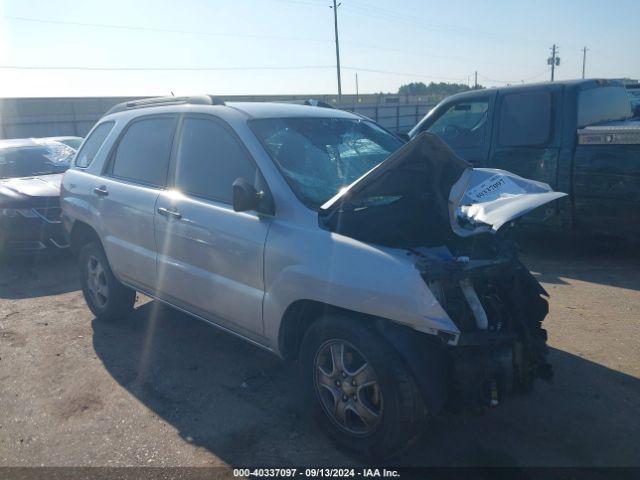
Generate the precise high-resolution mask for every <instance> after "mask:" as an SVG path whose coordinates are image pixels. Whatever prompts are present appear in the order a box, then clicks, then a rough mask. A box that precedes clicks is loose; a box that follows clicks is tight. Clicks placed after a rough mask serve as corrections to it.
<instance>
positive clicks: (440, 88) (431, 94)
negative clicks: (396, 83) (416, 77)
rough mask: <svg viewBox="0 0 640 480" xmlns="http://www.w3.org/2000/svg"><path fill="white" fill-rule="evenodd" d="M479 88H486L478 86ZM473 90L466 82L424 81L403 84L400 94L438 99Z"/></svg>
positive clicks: (399, 90)
mask: <svg viewBox="0 0 640 480" xmlns="http://www.w3.org/2000/svg"><path fill="white" fill-rule="evenodd" d="M478 88H484V87H482V86H480V85H479V86H478ZM467 90H471V87H469V86H468V85H466V84H464V83H445V82H439V83H435V82H431V83H430V84H429V85H426V84H424V83H423V82H411V83H407V84H405V85H402V86H401V87H400V88H399V89H398V94H399V95H418V96H422V97H425V99H429V100H434V101H438V100H441V99H443V98H445V97H448V96H449V95H453V94H454V93H459V92H466V91H467Z"/></svg>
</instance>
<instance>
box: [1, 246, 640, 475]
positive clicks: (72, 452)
mask: <svg viewBox="0 0 640 480" xmlns="http://www.w3.org/2000/svg"><path fill="white" fill-rule="evenodd" d="M542 245H545V246H547V247H548V248H551V249H552V250H553V253H548V252H545V249H544V248H543V247H542ZM611 245H612V246H613V245H614V244H613V243H612V244H611ZM525 248H526V255H525V261H526V263H527V265H528V266H529V267H530V268H531V269H532V270H533V271H534V272H535V273H536V275H537V276H538V278H539V279H540V281H541V282H542V283H543V285H544V287H545V288H546V289H547V290H548V291H549V293H550V295H551V313H550V315H549V317H548V319H547V321H546V326H547V329H548V331H549V339H550V340H549V343H550V346H551V347H552V348H551V361H552V363H553V364H554V367H555V372H556V377H555V381H554V383H553V384H545V383H538V384H537V385H536V389H535V391H534V392H533V393H532V394H531V395H529V396H520V397H515V398H512V399H510V401H509V402H507V403H505V404H504V405H502V406H501V407H499V408H497V409H495V410H492V411H490V412H488V413H486V414H484V415H480V414H472V413H468V414H463V415H444V416H441V417H439V418H437V419H435V420H434V421H433V422H432V425H431V428H430V432H429V434H428V435H426V436H425V438H424V439H423V440H422V441H421V442H420V443H419V444H417V445H416V446H415V447H413V448H412V449H411V450H409V451H407V452H406V453H405V454H404V455H403V456H402V457H401V458H400V459H399V463H400V464H402V465H407V466H409V465H412V466H413V465H439V466H440V465H499V466H525V465H526V466H530V465H571V466H592V465H599V466H609V465H640V442H638V432H640V413H639V412H640V409H639V407H640V378H639V377H640V260H639V259H638V257H637V255H636V256H635V258H634V256H633V255H632V254H633V253H634V251H633V249H632V248H631V249H629V250H628V251H627V252H625V253H612V252H611V251H610V252H607V247H606V245H605V246H604V247H603V246H602V245H600V246H584V245H581V246H580V248H576V247H575V246H574V245H572V243H571V242H570V241H558V242H555V241H554V242H549V241H536V242H528V245H527V246H526V247H525ZM611 250H613V248H611ZM307 410H308V409H307V408H306V406H305V405H304V404H303V402H302V396H301V395H300V392H299V391H298V383H297V382H296V371H295V369H294V368H292V367H287V366H284V365H282V364H281V363H279V362H278V361H277V360H276V359H275V358H273V357H271V356H270V355H268V354H266V353H264V352H262V351H260V350H258V349H256V348H254V347H252V346H249V345H247V344H244V343H243V342H241V341H239V340H236V339H234V338H232V337H230V336H227V335H225V334H222V333H220V332H218V331H217V330H216V329H214V328H211V327H209V326H207V325H205V324H203V323H201V322H198V321H197V320H193V319H191V318H189V317H186V316H184V315H182V314H179V313H176V312H172V311H171V310H169V309H167V308H164V307H161V306H158V305H157V304H156V303H155V302H149V301H148V300H147V299H140V303H139V305H138V306H137V309H136V312H135V313H134V314H133V315H132V316H131V318H129V319H127V320H126V321H122V322H120V323H117V324H104V323H101V322H98V321H96V320H95V319H94V318H93V316H92V315H91V313H90V312H89V310H88V309H87V308H86V307H85V304H84V301H83V299H82V296H81V294H80V292H79V291H78V278H77V275H76V272H75V265H74V263H73V260H72V259H70V258H57V259H49V260H40V261H30V262H27V261H19V262H17V261H14V262H11V263H9V264H6V263H5V264H2V265H0V412H1V413H0V465H4V466H7V465H16V466H17V465H31V466H36V465H48V466H80V465H82V466H86V465H99V466H122V465H144V466H167V465H172V466H187V465H188V466H212V465H230V466H234V467H235V466H250V465H255V466H267V465H275V466H284V465H310V466H320V465H336V464H339V465H353V464H355V463H356V461H355V460H353V459H351V458H349V457H347V456H345V455H343V454H341V453H340V452H339V451H337V450H336V449H335V448H334V447H333V446H332V445H331V444H330V443H329V442H328V441H327V440H326V439H325V437H324V436H323V435H322V434H321V433H320V432H319V431H318V429H317V428H316V426H315V424H314V423H313V421H312V420H311V419H310V418H309V416H308V414H307Z"/></svg>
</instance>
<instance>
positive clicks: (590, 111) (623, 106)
mask: <svg viewBox="0 0 640 480" xmlns="http://www.w3.org/2000/svg"><path fill="white" fill-rule="evenodd" d="M627 118H631V102H629V96H628V95H627V91H626V90H625V88H624V87H598V88H590V89H589V90H582V91H581V92H580V94H579V95H578V128H581V127H586V126H587V125H596V124H598V123H603V122H611V121H615V120H626V119H627Z"/></svg>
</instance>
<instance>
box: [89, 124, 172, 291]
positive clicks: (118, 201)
mask: <svg viewBox="0 0 640 480" xmlns="http://www.w3.org/2000/svg"><path fill="white" fill-rule="evenodd" d="M176 120H177V117H176V116H175V115H153V116H148V117H141V118H139V119H136V120H133V121H132V122H131V123H130V124H129V125H127V126H126V127H125V129H124V131H123V133H122V134H121V135H120V138H119V140H118V141H117V143H116V145H115V147H114V149H113V151H112V152H111V153H110V158H109V161H108V163H107V166H106V169H105V171H104V173H103V176H102V177H100V178H98V179H97V181H96V182H95V184H94V190H93V194H94V195H95V196H96V197H97V202H96V208H97V211H99V212H100V215H99V216H98V217H97V218H98V219H99V225H100V229H101V231H102V238H103V242H104V247H105V249H106V253H107V258H108V259H109V263H110V265H111V267H112V269H113V271H114V273H115V274H116V276H117V277H118V278H119V279H120V280H123V281H125V282H127V283H130V284H132V285H134V286H136V287H138V288H140V289H142V290H146V291H149V292H153V291H154V290H155V283H156V243H155V236H154V226H153V222H154V216H155V205H156V200H157V199H158V195H159V193H160V191H161V190H163V189H164V187H165V185H166V181H167V173H168V168H169V159H170V155H171V147H172V142H173V136H174V132H175V127H176Z"/></svg>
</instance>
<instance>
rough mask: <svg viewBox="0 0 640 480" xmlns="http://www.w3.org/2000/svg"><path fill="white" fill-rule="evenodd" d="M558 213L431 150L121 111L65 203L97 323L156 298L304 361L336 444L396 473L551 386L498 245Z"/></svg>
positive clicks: (486, 172)
mask: <svg viewBox="0 0 640 480" xmlns="http://www.w3.org/2000/svg"><path fill="white" fill-rule="evenodd" d="M367 172H368V173H367ZM563 195H564V194H563V193H558V192H553V191H551V189H550V188H549V187H548V186H547V185H545V184H543V183H539V182H532V181H529V180H526V179H523V178H521V177H518V176H515V175H511V174H509V173H508V172H504V171H500V170H491V169H473V168H471V166H470V165H469V164H468V163H467V162H465V161H463V160H461V159H459V158H458V157H456V156H455V155H454V154H453V153H452V151H451V150H450V149H449V148H448V147H447V146H446V144H444V143H443V142H442V141H441V140H439V139H438V137H437V136H435V135H430V134H423V135H421V136H418V138H416V139H414V140H413V141H411V142H409V143H408V144H403V142H401V141H400V140H399V139H398V138H397V137H396V136H394V135H393V134H391V133H389V132H387V131H386V130H384V129H382V128H381V127H379V126H377V125H376V124H375V123H373V122H371V121H369V120H368V119H366V118H364V117H360V116H357V115H354V114H351V113H348V112H344V111H341V110H336V109H328V108H320V107H311V106H303V105H285V104H275V103H227V104H223V103H221V102H217V101H215V99H213V98H211V97H209V96H203V97H191V98H169V99H155V100H145V101H139V102H129V103H126V104H121V105H119V106H116V107H114V109H112V110H111V111H110V112H109V113H108V114H107V115H106V116H105V117H103V118H102V119H101V120H100V121H99V123H98V124H97V125H96V126H95V127H94V129H93V130H92V131H91V133H90V134H89V136H88V138H87V140H86V141H85V143H84V144H83V147H82V148H81V150H80V151H79V152H78V156H77V158H76V161H75V165H74V166H73V167H72V168H71V169H70V170H69V171H67V173H66V174H65V176H64V179H63V182H62V191H61V198H62V200H61V201H62V209H63V222H64V225H65V229H66V231H67V232H68V234H69V238H70V244H71V247H72V250H73V251H74V252H76V253H77V254H78V262H79V269H80V274H81V279H82V291H83V293H84V296H85V299H86V302H87V304H88V306H89V308H90V309H91V311H92V312H93V313H94V314H95V315H96V317H97V318H98V319H100V320H105V321H108V320H111V319H114V318H116V317H121V316H125V315H126V314H127V313H128V312H129V311H130V310H131V309H132V308H133V305H134V300H135V296H136V291H139V292H144V293H145V294H146V295H149V296H151V297H153V298H155V299H157V300H160V301H162V302H164V303H167V304H169V305H171V306H173V307H175V308H177V309H179V310H182V311H184V312H186V313H188V314H190V315H192V316H194V317H196V318H199V319H201V320H204V321H206V322H209V323H211V324H213V325H215V326H217V327H219V328H221V329H223V330H225V331H227V332H229V333H232V334H234V335H237V336H239V337H241V338H243V339H245V340H247V341H249V342H251V343H253V344H254V345H257V346H259V347H261V348H263V349H265V350H267V351H270V352H272V353H274V354H276V355H279V356H280V357H282V358H284V359H286V360H295V361H298V362H299V363H300V365H301V371H302V374H303V381H304V383H305V388H306V389H307V391H308V392H309V393H310V396H311V398H312V401H313V405H314V409H315V411H316V414H317V416H318V419H319V421H320V424H321V425H322V427H323V428H324V429H325V431H326V432H327V433H328V434H329V435H330V436H331V437H332V438H333V439H334V440H335V441H337V442H338V443H339V444H340V445H341V446H342V447H344V448H345V449H349V450H354V451H357V452H360V453H366V454H370V455H389V454H391V453H394V452H396V451H398V449H400V448H401V447H402V446H404V445H406V444H407V443H408V442H409V441H410V440H412V439H413V438H414V437H416V436H417V435H418V434H419V433H420V432H421V431H422V428H423V425H424V420H425V419H426V418H427V414H432V415H433V414H437V413H438V412H439V411H441V410H442V409H443V408H444V407H445V406H448V407H451V408H460V407H462V406H485V405H496V404H498V403H499V402H500V401H501V400H502V399H503V398H504V397H505V396H506V395H507V394H508V393H510V392H512V391H514V390H518V391H526V390H528V389H529V388H530V387H531V385H532V382H533V380H534V379H535V378H537V377H543V378H549V377H550V376H551V367H550V366H549V364H548V363H547V362H546V360H545V355H546V332H545V330H544V329H543V328H542V327H541V322H542V320H543V319H544V317H545V315H546V313H547V301H546V300H545V299H544V298H543V297H544V296H545V295H546V292H545V291H544V289H543V288H542V287H541V286H540V284H539V283H538V282H537V281H536V280H535V279H534V277H533V276H532V275H531V274H530V273H529V271H528V270H527V269H526V268H525V267H524V266H523V265H522V264H521V263H520V261H519V260H518V258H517V255H516V253H515V250H514V249H513V248H512V247H511V245H510V244H509V242H508V241H506V240H505V239H503V238H502V236H501V235H500V234H497V233H496V232H497V230H498V229H499V228H500V227H501V226H502V225H503V224H505V223H508V222H510V221H511V220H513V219H514V218H516V217H518V216H519V215H522V214H524V213H526V212H527V211H529V210H531V209H533V208H535V207H537V206H540V205H542V204H545V203H547V202H549V201H552V200H554V199H556V198H560V197H562V196H563ZM203 381H206V379H203Z"/></svg>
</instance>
